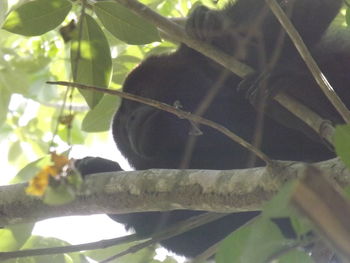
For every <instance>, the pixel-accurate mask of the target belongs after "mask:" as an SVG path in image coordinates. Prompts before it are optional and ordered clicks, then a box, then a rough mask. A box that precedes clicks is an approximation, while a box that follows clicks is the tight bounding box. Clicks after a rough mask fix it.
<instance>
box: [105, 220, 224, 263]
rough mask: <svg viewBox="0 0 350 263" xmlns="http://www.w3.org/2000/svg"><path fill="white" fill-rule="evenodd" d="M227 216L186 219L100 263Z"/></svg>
mask: <svg viewBox="0 0 350 263" xmlns="http://www.w3.org/2000/svg"><path fill="white" fill-rule="evenodd" d="M226 215H227V214H221V213H204V214H200V215H198V216H193V217H190V218H188V219H185V220H183V221H181V222H179V223H176V224H174V225H171V226H170V227H167V228H166V229H164V230H162V231H160V232H158V233H155V234H154V235H152V237H151V239H150V240H146V241H144V242H142V243H139V244H137V245H135V246H132V247H130V248H128V249H126V250H124V251H122V252H120V253H118V254H116V255H114V256H111V257H109V258H107V259H105V260H103V261H101V262H100V263H107V262H110V261H112V260H115V259H117V258H120V257H122V256H125V255H127V254H130V253H135V252H137V251H139V250H141V249H143V248H145V247H148V246H150V245H153V244H155V243H159V242H160V241H162V240H165V239H168V238H171V237H173V236H177V235H179V234H182V233H184V232H187V231H189V230H191V229H193V228H196V227H199V226H202V225H205V224H207V223H210V222H213V221H215V220H218V219H220V218H222V217H224V216H226Z"/></svg>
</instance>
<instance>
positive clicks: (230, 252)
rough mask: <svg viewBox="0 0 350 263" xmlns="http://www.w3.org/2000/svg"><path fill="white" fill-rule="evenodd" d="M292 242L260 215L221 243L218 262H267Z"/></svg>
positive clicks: (217, 257)
mask: <svg viewBox="0 0 350 263" xmlns="http://www.w3.org/2000/svg"><path fill="white" fill-rule="evenodd" d="M292 242H293V241H291V240H287V239H285V238H284V237H283V235H282V233H281V231H280V230H279V229H278V228H277V227H276V225H275V224H274V223H272V222H271V220H270V219H269V218H266V217H260V218H259V219H257V220H256V221H255V222H254V223H252V224H249V225H247V226H244V227H242V228H240V229H239V230H237V231H235V232H234V233H232V234H231V235H229V236H228V237H227V238H226V239H225V240H224V241H223V242H222V243H221V245H220V247H219V251H218V253H217V255H216V262H217V263H226V262H237V263H240V262H241V263H257V262H265V261H266V260H267V259H269V257H270V256H271V255H273V254H275V253H276V252H278V251H281V250H283V249H284V248H286V247H287V246H288V245H291V244H292ZM252 251H253V252H252Z"/></svg>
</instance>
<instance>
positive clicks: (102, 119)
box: [82, 94, 120, 132]
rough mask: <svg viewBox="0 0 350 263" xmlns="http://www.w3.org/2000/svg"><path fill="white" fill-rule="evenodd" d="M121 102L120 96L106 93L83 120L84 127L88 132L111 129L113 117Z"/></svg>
mask: <svg viewBox="0 0 350 263" xmlns="http://www.w3.org/2000/svg"><path fill="white" fill-rule="evenodd" d="M119 104H120V98H118V97H117V96H112V95H108V94H106V95H105V96H104V97H103V99H102V100H101V101H100V102H99V104H98V105H97V106H96V107H95V108H93V109H92V110H91V111H89V112H88V113H87V114H86V116H85V118H84V120H83V122H82V129H83V130H84V131H86V132H101V131H106V130H109V128H110V126H111V120H112V117H113V115H114V113H115V112H116V109H117V107H118V106H119Z"/></svg>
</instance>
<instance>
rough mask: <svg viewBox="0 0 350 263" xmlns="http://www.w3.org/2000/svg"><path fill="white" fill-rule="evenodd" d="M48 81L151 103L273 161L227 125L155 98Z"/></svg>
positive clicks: (58, 82)
mask: <svg viewBox="0 0 350 263" xmlns="http://www.w3.org/2000/svg"><path fill="white" fill-rule="evenodd" d="M46 83H48V84H55V85H62V86H66V87H75V88H78V89H82V90H93V91H97V92H102V93H107V94H111V95H116V96H119V97H121V98H124V99H128V100H132V101H137V102H140V103H143V104H146V105H149V106H151V107H154V108H157V109H160V110H163V111H166V112H169V113H172V114H174V115H176V116H178V117H179V118H180V119H186V120H189V121H193V122H195V123H200V124H203V125H206V126H209V127H211V128H213V129H215V130H217V131H219V132H221V133H223V134H224V135H226V136H227V137H228V138H230V139H231V140H233V141H234V142H236V143H238V144H239V145H241V146H242V147H244V148H246V149H248V150H249V151H251V152H253V153H254V154H255V155H256V156H258V157H259V158H260V159H261V160H263V161H264V162H265V163H266V164H267V165H271V164H272V161H271V159H270V158H269V157H268V156H267V155H266V154H264V153H263V152H262V151H260V150H259V149H258V148H257V147H255V146H253V145H252V144H250V143H249V142H247V141H245V140H244V139H243V138H241V137H239V136H238V135H236V134H234V133H233V132H231V131H230V130H229V129H227V128H226V127H225V126H223V125H220V124H218V123H216V122H214V121H211V120H208V119H205V118H203V117H201V116H198V115H194V114H192V113H190V112H187V111H183V110H180V109H179V108H177V107H175V106H171V105H168V104H166V103H163V102H160V101H156V100H153V99H149V98H145V97H141V96H137V95H134V94H132V93H127V92H123V91H119V90H111V89H105V88H99V87H94V86H88V85H83V84H79V83H72V82H66V81H47V82H46Z"/></svg>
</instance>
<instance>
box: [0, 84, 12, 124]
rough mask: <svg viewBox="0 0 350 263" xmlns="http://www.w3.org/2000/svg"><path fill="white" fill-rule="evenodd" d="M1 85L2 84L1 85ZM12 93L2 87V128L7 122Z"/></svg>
mask: <svg viewBox="0 0 350 263" xmlns="http://www.w3.org/2000/svg"><path fill="white" fill-rule="evenodd" d="M0 84H1V83H0ZM10 99H11V93H10V92H8V91H7V90H6V89H4V88H2V87H1V85H0V127H1V126H2V125H3V123H4V122H5V120H6V116H7V107H8V105H9V103H10Z"/></svg>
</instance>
